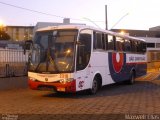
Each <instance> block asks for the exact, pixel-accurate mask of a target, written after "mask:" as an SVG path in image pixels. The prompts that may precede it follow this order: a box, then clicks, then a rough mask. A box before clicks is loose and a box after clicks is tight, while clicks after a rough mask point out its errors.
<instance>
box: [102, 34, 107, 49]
mask: <svg viewBox="0 0 160 120" xmlns="http://www.w3.org/2000/svg"><path fill="white" fill-rule="evenodd" d="M102 48H103V50H106V36H105V34H104V33H103V34H102Z"/></svg>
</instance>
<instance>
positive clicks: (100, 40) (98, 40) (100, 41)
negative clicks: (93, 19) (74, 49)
mask: <svg viewBox="0 0 160 120" xmlns="http://www.w3.org/2000/svg"><path fill="white" fill-rule="evenodd" d="M93 40H94V45H93V48H94V49H100V50H102V49H105V45H104V35H103V34H102V33H100V32H94V39H93Z"/></svg>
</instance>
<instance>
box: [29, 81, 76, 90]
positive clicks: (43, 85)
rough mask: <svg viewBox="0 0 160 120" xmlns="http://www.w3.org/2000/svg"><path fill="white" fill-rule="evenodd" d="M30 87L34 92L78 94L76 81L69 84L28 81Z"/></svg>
mask: <svg viewBox="0 0 160 120" xmlns="http://www.w3.org/2000/svg"><path fill="white" fill-rule="evenodd" d="M28 84H29V87H30V88H31V89H32V90H45V91H58V92H70V93H74V92H76V81H75V80H73V81H71V82H67V83H60V82H40V81H32V80H30V79H29V80H28Z"/></svg>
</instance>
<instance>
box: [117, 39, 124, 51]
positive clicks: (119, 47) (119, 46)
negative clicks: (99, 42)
mask: <svg viewBox="0 0 160 120" xmlns="http://www.w3.org/2000/svg"><path fill="white" fill-rule="evenodd" d="M116 50H117V51H124V39H123V38H120V37H116Z"/></svg>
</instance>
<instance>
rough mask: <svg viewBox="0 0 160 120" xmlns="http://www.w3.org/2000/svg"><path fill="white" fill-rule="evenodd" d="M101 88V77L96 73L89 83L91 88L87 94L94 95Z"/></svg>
mask: <svg viewBox="0 0 160 120" xmlns="http://www.w3.org/2000/svg"><path fill="white" fill-rule="evenodd" d="M101 87H102V76H101V74H100V73H96V74H95V75H94V78H93V80H92V82H91V88H90V89H89V93H90V94H96V93H97V91H98V90H99V89H100V88H101Z"/></svg>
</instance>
